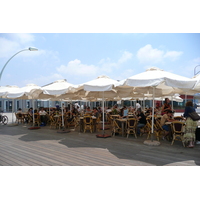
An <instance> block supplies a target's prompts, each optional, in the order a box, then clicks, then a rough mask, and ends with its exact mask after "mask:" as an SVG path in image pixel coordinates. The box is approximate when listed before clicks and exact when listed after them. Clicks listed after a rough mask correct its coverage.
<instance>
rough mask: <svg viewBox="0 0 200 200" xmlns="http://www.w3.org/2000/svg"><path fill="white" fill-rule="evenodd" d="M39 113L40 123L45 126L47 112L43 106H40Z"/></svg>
mask: <svg viewBox="0 0 200 200" xmlns="http://www.w3.org/2000/svg"><path fill="white" fill-rule="evenodd" d="M39 115H40V120H41V125H44V126H46V124H47V112H46V111H45V110H44V108H41V110H40V111H39Z"/></svg>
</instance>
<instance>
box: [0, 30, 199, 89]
mask: <svg viewBox="0 0 200 200" xmlns="http://www.w3.org/2000/svg"><path fill="white" fill-rule="evenodd" d="M199 45H200V34H199V33H166V34H165V33H157V34H154V33H141V34H140V33H18V34H16V33H9V34H8V33H1V34H0V66H1V68H2V67H3V66H4V64H5V63H6V61H7V60H8V59H9V58H10V57H11V56H12V55H14V54H15V53H16V52H18V51H20V50H22V49H26V48H28V47H30V46H31V47H36V48H38V49H39V51H38V52H31V51H24V52H21V53H20V54H18V55H16V56H15V57H14V58H13V59H12V60H11V61H10V62H9V63H8V65H7V66H6V68H5V70H4V72H3V75H2V79H1V85H18V86H20V87H22V86H25V85H26V84H28V83H35V84H37V85H40V86H42V85H45V84H48V83H50V82H53V81H56V80H59V79H67V81H68V82H70V83H72V84H81V83H84V82H86V81H89V80H92V79H94V78H96V77H98V76H100V75H107V76H109V77H110V78H112V79H116V80H122V79H125V78H128V77H130V76H132V75H135V74H137V73H141V72H143V71H145V69H147V68H149V67H151V66H155V67H159V68H161V69H164V70H166V71H170V72H172V73H176V74H179V75H182V76H186V77H190V78H191V77H193V75H194V68H195V66H197V65H198V64H200V48H199ZM196 70H197V71H198V70H200V67H199V68H197V69H196Z"/></svg>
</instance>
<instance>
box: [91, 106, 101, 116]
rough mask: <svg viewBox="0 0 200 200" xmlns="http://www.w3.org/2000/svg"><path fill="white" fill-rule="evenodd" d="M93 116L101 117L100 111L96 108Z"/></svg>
mask: <svg viewBox="0 0 200 200" xmlns="http://www.w3.org/2000/svg"><path fill="white" fill-rule="evenodd" d="M92 114H93V116H95V117H96V118H98V117H99V112H98V110H97V108H96V107H95V108H94V109H93V111H92Z"/></svg>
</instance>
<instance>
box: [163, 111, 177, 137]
mask: <svg viewBox="0 0 200 200" xmlns="http://www.w3.org/2000/svg"><path fill="white" fill-rule="evenodd" d="M172 115H173V112H172V111H171V110H166V114H164V115H163V116H162V117H161V121H160V125H161V126H162V128H163V129H164V134H163V140H165V139H166V137H167V136H168V135H169V133H170V128H169V125H167V124H165V123H166V122H172V121H174V119H172Z"/></svg>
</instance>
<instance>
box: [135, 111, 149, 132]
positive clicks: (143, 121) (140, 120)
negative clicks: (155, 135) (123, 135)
mask: <svg viewBox="0 0 200 200" xmlns="http://www.w3.org/2000/svg"><path fill="white" fill-rule="evenodd" d="M136 116H137V119H138V124H137V134H138V135H140V129H141V128H143V127H144V126H145V125H146V123H147V120H146V116H145V115H144V113H143V112H142V110H141V108H138V109H137V114H136Z"/></svg>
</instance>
